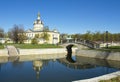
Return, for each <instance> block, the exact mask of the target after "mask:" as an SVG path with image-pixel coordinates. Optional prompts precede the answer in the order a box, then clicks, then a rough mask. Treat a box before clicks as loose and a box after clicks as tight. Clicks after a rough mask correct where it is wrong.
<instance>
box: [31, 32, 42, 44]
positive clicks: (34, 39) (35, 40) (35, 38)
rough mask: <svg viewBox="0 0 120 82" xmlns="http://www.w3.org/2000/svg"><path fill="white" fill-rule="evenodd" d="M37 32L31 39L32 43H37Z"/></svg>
mask: <svg viewBox="0 0 120 82" xmlns="http://www.w3.org/2000/svg"><path fill="white" fill-rule="evenodd" d="M39 37H40V36H39V34H36V35H35V37H34V38H33V39H32V42H31V43H32V44H38V38H39Z"/></svg>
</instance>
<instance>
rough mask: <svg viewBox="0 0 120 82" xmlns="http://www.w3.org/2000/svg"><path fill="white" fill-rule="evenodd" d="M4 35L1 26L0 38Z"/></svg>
mask: <svg viewBox="0 0 120 82" xmlns="http://www.w3.org/2000/svg"><path fill="white" fill-rule="evenodd" d="M3 37H4V30H3V29H2V28H0V38H3Z"/></svg>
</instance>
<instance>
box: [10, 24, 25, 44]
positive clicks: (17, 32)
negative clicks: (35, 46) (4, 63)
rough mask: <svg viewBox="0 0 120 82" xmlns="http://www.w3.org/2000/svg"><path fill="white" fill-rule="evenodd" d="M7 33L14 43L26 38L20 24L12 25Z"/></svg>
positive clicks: (21, 41)
mask: <svg viewBox="0 0 120 82" xmlns="http://www.w3.org/2000/svg"><path fill="white" fill-rule="evenodd" d="M8 35H9V38H11V39H12V40H13V41H14V42H15V43H18V42H19V43H23V42H24V40H25V39H26V36H25V32H24V28H23V26H22V25H14V27H13V28H12V29H10V30H9V32H8Z"/></svg>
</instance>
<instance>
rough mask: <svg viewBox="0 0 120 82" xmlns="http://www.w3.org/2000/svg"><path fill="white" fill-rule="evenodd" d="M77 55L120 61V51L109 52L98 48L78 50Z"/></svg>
mask: <svg viewBox="0 0 120 82" xmlns="http://www.w3.org/2000/svg"><path fill="white" fill-rule="evenodd" d="M76 55H78V56H82V57H90V58H96V59H104V60H114V61H120V52H108V51H98V50H76Z"/></svg>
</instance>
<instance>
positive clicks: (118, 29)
mask: <svg viewBox="0 0 120 82" xmlns="http://www.w3.org/2000/svg"><path fill="white" fill-rule="evenodd" d="M38 12H40V14H41V19H42V21H43V22H44V25H45V26H49V28H50V29H54V28H56V29H58V30H59V32H60V33H68V34H73V33H85V32H86V31H88V30H89V31H92V32H95V31H101V32H103V31H106V30H108V31H109V32H111V33H120V0H0V27H2V28H4V30H5V31H6V32H7V31H8V30H9V29H10V28H12V27H13V25H14V24H17V25H19V24H22V25H23V26H24V28H25V29H26V30H27V29H29V28H31V29H32V28H33V22H34V20H36V18H37V13H38Z"/></svg>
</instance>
